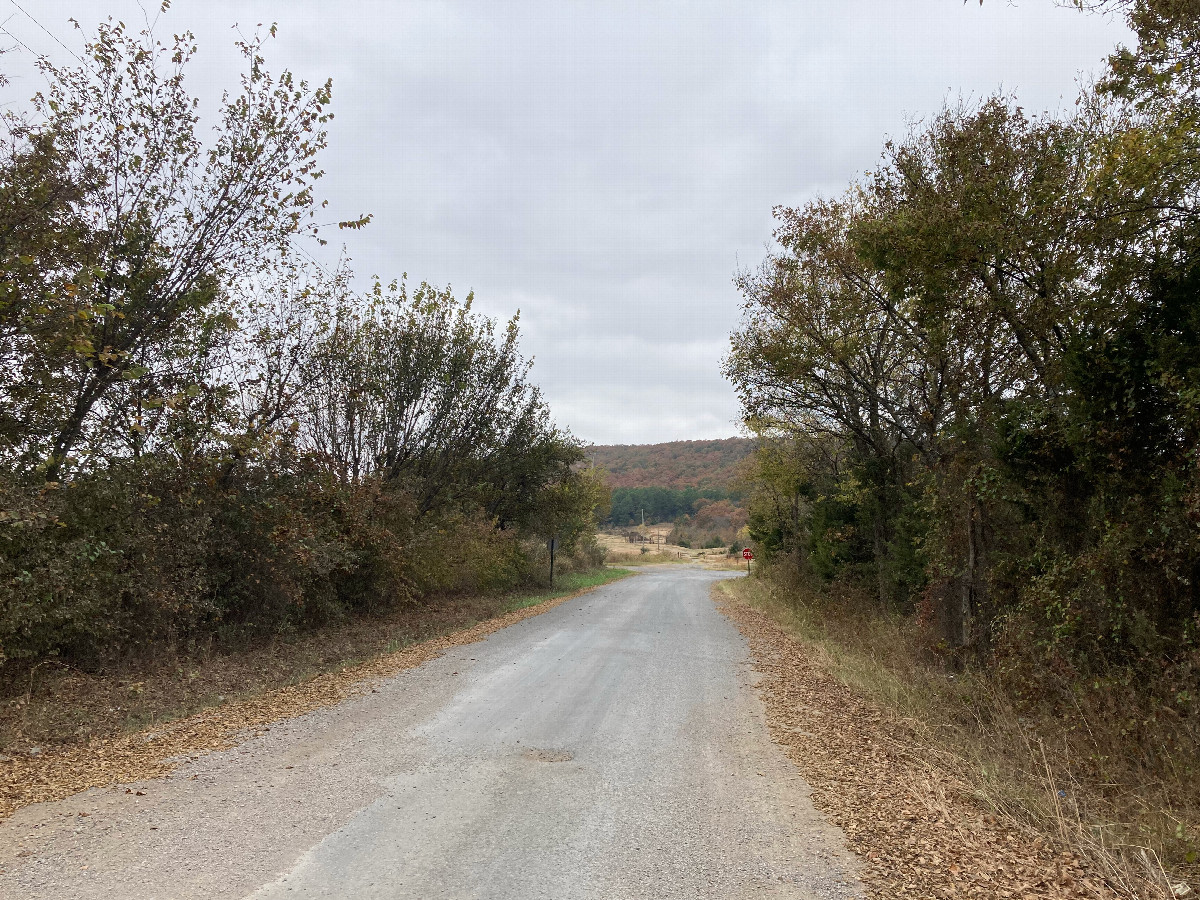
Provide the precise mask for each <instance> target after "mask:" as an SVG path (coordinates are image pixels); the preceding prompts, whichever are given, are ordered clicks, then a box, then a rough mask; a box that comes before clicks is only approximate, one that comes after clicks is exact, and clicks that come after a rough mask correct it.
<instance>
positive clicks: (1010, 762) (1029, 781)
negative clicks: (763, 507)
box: [720, 578, 1198, 898]
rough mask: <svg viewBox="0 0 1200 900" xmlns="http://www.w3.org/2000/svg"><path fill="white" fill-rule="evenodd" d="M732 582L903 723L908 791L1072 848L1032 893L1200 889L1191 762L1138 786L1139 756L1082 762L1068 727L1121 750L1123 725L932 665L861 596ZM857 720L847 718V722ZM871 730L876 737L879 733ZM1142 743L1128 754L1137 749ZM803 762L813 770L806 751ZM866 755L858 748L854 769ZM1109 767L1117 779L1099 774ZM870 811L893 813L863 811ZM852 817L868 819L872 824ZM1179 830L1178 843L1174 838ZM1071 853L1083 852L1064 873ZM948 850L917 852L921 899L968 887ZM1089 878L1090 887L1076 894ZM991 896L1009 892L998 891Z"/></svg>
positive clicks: (820, 669) (961, 815)
mask: <svg viewBox="0 0 1200 900" xmlns="http://www.w3.org/2000/svg"><path fill="white" fill-rule="evenodd" d="M720 589H721V590H722V592H723V594H724V595H725V596H727V597H728V598H729V599H731V600H734V601H735V604H734V606H735V607H737V608H741V609H743V610H746V611H748V612H753V613H756V614H759V615H760V616H761V617H762V618H763V619H764V620H766V621H769V622H770V623H771V625H772V626H774V627H776V628H777V629H778V631H779V632H780V633H781V634H783V635H785V636H786V638H787V639H788V641H789V642H790V649H788V650H786V651H784V652H785V655H789V654H790V655H792V656H794V657H796V658H803V660H804V661H805V663H804V665H805V666H807V667H808V668H807V669H806V670H805V671H810V672H811V673H817V674H815V675H810V676H806V677H812V678H819V677H824V678H826V679H827V681H828V682H829V684H831V685H835V686H836V689H841V690H844V691H845V692H846V695H847V696H848V697H851V698H854V702H855V703H858V704H859V705H860V708H863V709H868V710H874V711H876V712H867V713H864V715H866V716H868V717H871V716H881V717H882V718H881V719H880V720H879V721H881V722H885V723H890V724H887V725H886V727H885V728H884V730H885V731H887V732H888V734H889V735H890V736H889V737H887V738H886V739H885V741H890V742H891V744H892V745H893V747H894V748H898V749H896V754H895V756H896V759H898V760H899V761H898V762H896V765H895V770H894V772H893V773H892V777H893V779H894V780H900V781H904V782H906V783H907V785H908V787H907V789H906V790H907V795H908V796H909V797H914V798H918V799H919V801H920V802H919V804H918V805H919V806H920V807H921V808H925V809H940V810H941V812H940V813H939V815H941V816H942V817H943V819H945V820H946V821H949V820H950V819H954V818H957V819H958V820H959V821H958V826H962V827H965V828H967V830H968V831H971V832H972V833H979V832H980V829H983V830H984V831H988V830H995V828H996V827H1000V826H1003V827H1004V828H1005V829H1007V832H1008V833H1009V834H1010V835H1011V836H1012V837H1011V839H1009V838H1006V839H1005V841H1004V842H1003V843H1002V844H1001V846H1002V847H1004V846H1010V845H1011V846H1017V845H1019V844H1021V842H1025V843H1026V844H1028V843H1029V842H1031V841H1032V842H1035V843H1036V844H1038V845H1040V846H1041V847H1042V848H1057V850H1058V851H1059V854H1063V853H1065V854H1067V856H1066V857H1064V856H1061V855H1055V856H1053V858H1046V857H1045V856H1044V854H1041V855H1040V856H1038V858H1040V859H1042V864H1044V865H1047V866H1050V868H1048V869H1047V872H1051V873H1053V877H1051V878H1049V879H1048V880H1047V881H1046V883H1045V884H1043V885H1042V887H1041V888H1040V889H1039V890H1042V891H1045V892H1046V893H1034V894H1029V895H1030V896H1064V895H1065V896H1090V897H1102V896H1114V895H1115V896H1123V897H1153V898H1175V897H1196V888H1195V886H1194V882H1195V880H1196V876H1197V874H1198V873H1197V872H1196V871H1195V869H1194V867H1193V865H1192V864H1191V863H1192V860H1191V859H1190V858H1189V857H1188V855H1187V854H1188V847H1189V845H1190V844H1191V842H1192V841H1193V840H1194V839H1195V835H1196V831H1195V827H1196V821H1195V820H1196V809H1195V805H1194V795H1195V792H1196V785H1195V783H1194V781H1193V780H1192V779H1191V778H1190V777H1189V776H1188V775H1187V774H1186V773H1188V772H1190V771H1191V770H1190V768H1189V767H1187V766H1182V767H1180V770H1179V771H1180V777H1177V778H1176V779H1175V780H1174V781H1173V782H1169V781H1163V780H1161V779H1160V782H1159V783H1155V784H1149V783H1146V782H1142V783H1138V782H1137V780H1136V776H1135V775H1134V774H1132V773H1133V771H1134V769H1135V768H1136V765H1135V763H1134V762H1128V763H1125V764H1122V763H1121V760H1119V759H1113V758H1107V759H1105V760H1103V763H1104V768H1103V769H1097V768H1095V766H1094V765H1093V766H1092V767H1089V766H1088V765H1087V764H1086V763H1087V762H1088V761H1086V760H1080V759H1078V758H1077V755H1078V753H1079V751H1078V746H1079V744H1078V740H1077V739H1078V738H1079V735H1076V734H1071V733H1068V732H1070V731H1072V730H1073V729H1074V728H1080V729H1083V730H1090V731H1091V732H1092V733H1091V734H1090V735H1088V740H1089V741H1090V742H1091V745H1093V746H1100V745H1101V744H1104V745H1105V746H1106V747H1109V748H1111V747H1112V746H1114V745H1115V740H1107V739H1105V738H1104V736H1103V732H1104V731H1105V730H1106V729H1110V728H1111V727H1113V726H1112V723H1105V722H1100V721H1095V722H1090V723H1089V722H1087V720H1086V719H1083V724H1082V725H1080V724H1079V723H1078V722H1075V723H1066V722H1062V721H1051V720H1046V719H1044V718H1037V717H1031V716H1030V715H1029V714H1028V713H1026V714H1024V715H1022V714H1018V712H1017V711H1015V710H1014V709H1013V707H1012V705H1011V704H1010V703H1008V702H1007V701H1006V699H1005V697H1004V696H1003V695H1002V694H1001V693H1000V692H999V691H998V689H997V688H996V687H995V685H994V684H992V683H990V682H989V681H988V680H987V679H986V677H981V676H978V675H972V674H971V673H965V674H964V673H950V672H947V671H945V670H944V669H942V668H941V667H939V666H937V665H935V664H932V663H931V661H930V660H929V659H928V657H926V656H924V655H923V653H922V652H921V650H920V647H921V646H922V642H921V640H920V639H919V635H918V634H917V633H916V626H915V625H914V624H913V623H911V622H910V621H908V620H907V619H903V618H887V617H881V616H879V615H875V614H871V615H868V614H855V613H854V612H853V611H852V610H853V607H852V605H850V606H839V607H838V608H836V609H830V608H829V606H828V605H826V604H816V603H806V602H804V598H803V597H801V596H797V595H796V592H795V590H794V589H789V590H784V589H782V588H780V587H778V586H776V585H774V584H772V582H771V581H769V580H768V579H760V578H754V579H739V580H737V581H736V582H724V583H722V584H721V585H720ZM752 643H753V641H752ZM772 652H779V651H778V648H777V649H776V650H775V651H772ZM780 677H781V678H785V679H786V677H788V676H787V674H786V673H784V674H783V675H781V676H780ZM830 689H831V690H834V689H835V688H830ZM846 702H850V700H847V701H846ZM862 704H866V705H865V707H864V706H862ZM858 726H859V723H855V722H844V723H843V728H845V729H851V730H852V729H855V728H858ZM881 727H884V726H881ZM1110 737H1111V736H1110ZM862 740H864V741H870V740H871V736H870V734H866V735H865V736H863V737H862ZM785 743H786V742H785ZM1072 747H1074V748H1076V749H1074V750H1073V749H1072ZM1140 750H1141V748H1137V747H1127V748H1125V751H1124V752H1125V753H1127V754H1128V755H1129V757H1130V758H1135V757H1137V756H1138V755H1139V753H1140ZM1108 752H1109V753H1110V754H1111V753H1112V752H1113V751H1112V750H1111V749H1109V751H1108ZM1092 762H1094V761H1092ZM797 764H798V765H800V767H801V769H802V770H803V769H804V768H805V764H804V761H803V760H801V759H797ZM853 764H854V763H853V757H851V758H850V760H849V761H848V765H853ZM1099 772H1102V773H1104V777H1105V779H1106V780H1105V781H1103V782H1101V781H1099V780H1098V778H1097V773H1099ZM1124 782H1128V784H1124ZM879 790H882V789H879ZM939 797H941V798H942V799H939ZM946 798H950V799H953V800H954V803H949V802H948V801H947V799H946ZM954 810H957V812H954ZM862 814H863V815H870V816H879V815H880V814H881V813H880V810H879V809H875V810H874V811H871V810H870V808H869V807H864V809H863V811H862ZM947 817H948V818H947ZM989 822H994V823H996V824H995V825H989V824H988V823H989ZM963 823H965V825H964V824H963ZM981 823H982V824H981ZM839 824H841V823H839ZM851 824H853V825H855V827H858V828H862V823H861V822H852V823H851ZM958 826H955V827H958ZM914 827H915V826H914ZM1169 839H1173V840H1174V841H1175V842H1176V845H1175V846H1174V847H1168V846H1167V843H1166V842H1167V840H1169ZM867 852H874V853H876V854H879V853H881V852H882V851H881V850H880V849H879V848H878V847H875V848H870V847H868V848H867ZM989 852H991V851H989ZM1035 855H1036V854H1035ZM1068 857H1069V858H1070V859H1073V860H1075V862H1074V863H1071V865H1070V866H1069V867H1068V868H1067V870H1065V871H1064V870H1063V868H1062V862H1063V860H1064V859H1067V858H1068ZM947 858H949V857H948V855H947V854H946V853H945V852H941V853H937V852H931V853H930V854H928V855H926V856H925V858H924V859H921V858H920V857H918V858H917V860H915V861H910V862H911V863H912V864H913V866H914V867H915V869H917V870H927V871H924V874H923V875H922V877H923V878H925V877H926V876H928V878H927V881H928V884H929V890H928V891H927V892H925V893H920V894H919V895H920V896H930V897H936V896H957V895H958V894H957V893H955V891H957V890H958V889H959V887H961V885H959V886H958V887H956V886H955V884H954V879H952V878H950V877H949V874H952V873H949V871H948V869H947V870H946V871H943V870H942V868H943V867H940V865H939V863H938V862H935V860H937V861H944V860H945V859H947ZM1170 860H1174V861H1175V864H1174V865H1173V864H1172V863H1171V862H1170ZM1051 864H1052V865H1051ZM962 868H964V869H965V867H962ZM1080 873H1083V874H1080ZM918 880H919V879H918ZM1083 887H1086V891H1083V892H1082V893H1072V891H1073V890H1074V889H1075V888H1080V889H1082V888H1083ZM947 892H949V893H947ZM1055 892H1058V893H1055ZM1062 892H1066V893H1065V894H1064V893H1062ZM985 895H986V896H1007V895H1006V894H1004V893H1003V892H1001V891H999V889H998V888H997V891H996V893H994V894H985ZM1025 895H1026V894H1023V893H1018V894H1016V896H1025Z"/></svg>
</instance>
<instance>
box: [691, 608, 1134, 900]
mask: <svg viewBox="0 0 1200 900" xmlns="http://www.w3.org/2000/svg"><path fill="white" fill-rule="evenodd" d="M714 597H715V598H717V600H718V605H719V606H720V608H721V610H722V612H724V613H725V615H726V616H728V617H729V618H730V619H731V620H732V621H733V623H734V624H735V625H736V626H737V627H738V629H739V630H740V631H741V632H742V634H743V635H744V636H745V638H746V640H747V641H748V642H749V645H750V651H751V654H752V657H753V660H754V668H755V670H756V671H757V672H758V673H759V675H760V676H761V680H760V681H759V682H758V684H757V689H758V691H759V694H760V696H761V698H762V701H763V704H764V706H765V708H766V713H767V721H768V725H769V727H770V731H771V737H772V739H773V740H774V741H775V742H776V743H777V744H779V745H780V746H781V747H782V748H783V750H784V752H785V753H786V754H787V756H788V757H789V758H790V759H791V760H792V762H794V763H795V765H796V767H797V768H798V769H799V770H800V773H801V774H802V775H803V776H804V778H805V780H806V781H807V782H808V784H809V786H810V787H811V789H812V797H813V802H814V804H815V805H816V806H817V808H818V809H819V810H821V811H822V812H823V813H824V814H825V816H826V817H827V818H828V819H829V821H830V822H832V823H833V824H835V825H837V826H838V827H839V828H840V829H841V830H842V832H843V833H844V834H845V836H846V843H847V845H848V846H849V848H850V849H851V850H852V851H853V852H854V853H855V854H856V855H857V856H858V857H859V858H860V860H861V863H862V873H861V878H862V880H863V882H864V884H866V885H867V887H868V889H869V890H870V891H871V894H872V896H874V897H879V898H887V900H892V898H895V897H906V898H907V897H911V898H917V900H925V898H929V900H943V898H974V897H978V898H988V900H990V898H1021V900H1025V898H1039V900H1040V898H1046V900H1110V898H1116V897H1117V896H1118V894H1116V893H1115V892H1114V891H1113V890H1112V889H1111V888H1110V887H1108V885H1107V884H1106V883H1105V882H1104V881H1103V880H1102V879H1101V878H1100V877H1099V876H1098V875H1096V874H1094V873H1092V872H1091V871H1090V869H1089V867H1088V865H1087V862H1086V861H1085V860H1083V859H1081V858H1080V857H1079V856H1078V855H1076V854H1074V853H1071V852H1067V851H1064V850H1063V849H1061V848H1059V847H1055V846H1054V845H1053V844H1052V842H1050V841H1048V840H1045V839H1042V838H1039V837H1036V836H1034V835H1031V834H1029V833H1027V832H1025V831H1022V830H1020V829H1018V828H1017V827H1015V826H1014V825H1013V824H1012V823H1010V822H1008V821H1006V820H1005V819H1002V818H1000V817H997V816H995V815H992V814H991V812H990V810H989V809H988V808H987V807H986V806H985V805H984V804H983V803H982V802H981V801H978V800H977V799H976V797H975V795H974V793H973V791H972V789H971V787H970V785H969V784H968V783H967V782H966V781H965V780H964V779H963V778H961V777H960V776H958V775H956V774H955V772H954V767H953V765H950V764H942V761H941V760H940V759H939V755H938V753H939V752H938V751H937V750H936V749H934V748H931V747H927V746H923V745H922V744H921V742H920V741H919V739H918V737H917V735H916V734H915V733H914V731H913V730H912V728H911V727H910V726H908V725H906V723H905V722H904V721H903V720H902V719H900V718H899V717H898V716H896V715H895V714H893V713H890V712H888V711H886V710H884V709H882V708H880V707H878V706H876V705H874V704H872V703H870V702H869V701H867V700H866V699H864V698H863V697H861V696H859V695H858V694H856V693H854V692H853V691H852V690H851V689H850V688H848V687H847V686H845V685H844V684H842V683H841V682H839V681H837V680H836V679H835V678H834V677H833V676H832V675H831V674H829V673H828V672H827V671H826V670H824V669H823V668H822V667H821V666H820V664H819V663H818V662H817V661H816V660H815V659H814V657H813V654H812V653H810V652H809V651H808V650H807V648H806V647H805V646H804V644H802V643H801V642H799V641H797V640H796V639H794V638H793V637H791V636H790V635H789V634H788V633H787V632H786V631H785V630H784V629H783V628H782V627H781V626H780V625H778V624H777V623H776V622H775V621H773V620H772V619H771V618H770V617H769V616H768V615H767V614H766V613H764V612H762V611H761V610H758V609H755V608H753V607H751V606H748V605H747V604H745V603H741V602H738V601H736V600H734V599H733V598H732V597H730V595H729V594H727V593H725V592H723V591H722V592H718V593H715V594H714Z"/></svg>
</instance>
